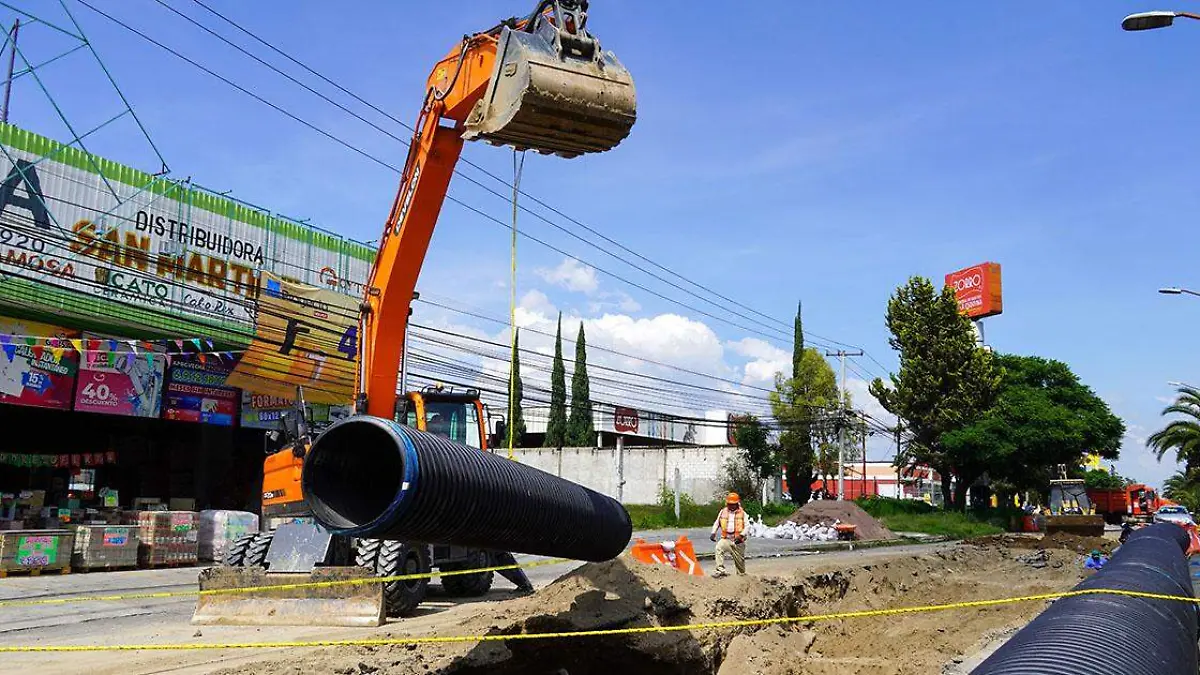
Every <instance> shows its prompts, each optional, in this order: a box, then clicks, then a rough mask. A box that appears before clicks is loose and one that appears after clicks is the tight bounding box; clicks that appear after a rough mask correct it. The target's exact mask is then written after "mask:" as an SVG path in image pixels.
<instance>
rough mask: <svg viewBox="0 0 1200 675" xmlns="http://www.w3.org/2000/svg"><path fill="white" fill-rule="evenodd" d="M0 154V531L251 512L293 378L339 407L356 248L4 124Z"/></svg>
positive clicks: (351, 348)
mask: <svg viewBox="0 0 1200 675" xmlns="http://www.w3.org/2000/svg"><path fill="white" fill-rule="evenodd" d="M0 150H2V151H3V156H0V171H2V172H3V173H2V175H3V176H4V177H5V178H4V183H3V184H2V185H0V430H2V431H0V529H20V528H22V527H41V526H49V524H50V521H58V522H66V521H70V522H79V521H81V520H97V519H99V520H103V519H104V514H105V513H106V512H111V511H115V510H116V509H133V508H138V507H140V506H142V505H145V504H154V503H158V504H163V505H167V506H171V507H173V508H175V507H177V508H178V509H180V510H198V509H205V508H229V509H244V510H251V511H257V510H258V508H257V507H258V500H259V498H260V496H261V495H260V492H261V488H260V486H261V472H262V460H263V454H264V447H265V446H264V442H265V433H264V430H265V429H273V428H276V426H277V424H278V419H279V415H280V413H281V411H283V410H285V409H287V408H288V407H290V406H291V405H292V399H293V398H294V397H295V392H296V387H297V386H298V385H299V386H302V387H303V388H304V394H305V398H306V400H307V401H309V402H311V403H312V406H311V410H312V413H313V416H314V417H315V418H316V419H317V420H322V419H323V420H330V419H336V418H337V417H339V416H342V415H345V414H348V410H349V408H348V405H349V403H350V401H351V399H352V394H353V392H352V389H353V364H354V359H355V357H356V353H355V350H356V346H357V339H356V337H357V336H356V327H357V315H356V313H357V305H358V298H359V297H361V293H362V283H363V280H364V279H365V278H366V274H367V271H368V270H369V267H370V264H371V261H372V259H373V256H374V251H373V249H372V248H371V247H369V246H367V245H364V244H360V243H357V242H353V241H350V240H347V239H344V238H342V237H338V236H336V235H333V234H330V233H328V232H324V231H322V230H319V229H317V228H314V227H311V226H307V225H303V224H300V223H296V222H293V221H290V220H287V219H285V218H281V217H279V216H275V215H272V214H270V213H269V212H267V211H265V210H263V209H260V208H257V207H254V206H252V205H249V204H244V203H241V202H237V201H235V200H232V199H229V198H227V197H223V196H221V195H217V194H215V193H213V192H210V191H207V190H205V189H203V188H199V187H197V186H195V185H191V184H189V183H187V182H178V181H171V180H167V179H166V178H163V177H161V176H152V175H149V174H145V173H142V172H139V171H136V170H134V169H131V168H129V167H125V166H121V165H119V164H116V163H114V162H112V161H109V160H106V159H103V158H100V157H96V156H94V155H89V154H87V153H85V152H82V151H81V150H79V149H78V148H74V147H68V146H64V145H61V144H58V143H56V142H54V141H52V140H50V139H47V138H44V137H41V136H38V135H36V134H33V133H30V132H27V131H24V130H22V129H19V128H17V127H14V126H11V125H5V124H0ZM89 509H90V511H89Z"/></svg>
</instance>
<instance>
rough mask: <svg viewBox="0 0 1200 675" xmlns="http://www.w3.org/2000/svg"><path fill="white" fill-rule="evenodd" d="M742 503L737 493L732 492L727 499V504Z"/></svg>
mask: <svg viewBox="0 0 1200 675" xmlns="http://www.w3.org/2000/svg"><path fill="white" fill-rule="evenodd" d="M741 501H742V499H741V497H738V495H737V493H736V492H730V493H729V496H728V497H726V498H725V503H726V504H738V503H740V502H741Z"/></svg>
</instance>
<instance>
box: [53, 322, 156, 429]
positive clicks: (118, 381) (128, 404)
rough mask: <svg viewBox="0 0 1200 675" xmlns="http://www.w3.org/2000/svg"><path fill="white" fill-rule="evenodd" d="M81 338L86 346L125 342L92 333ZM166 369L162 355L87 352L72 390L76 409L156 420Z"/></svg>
mask: <svg viewBox="0 0 1200 675" xmlns="http://www.w3.org/2000/svg"><path fill="white" fill-rule="evenodd" d="M83 339H84V343H86V344H87V345H89V346H91V345H95V344H100V345H111V344H118V345H123V344H125V342H126V340H121V341H120V342H116V341H115V340H110V339H109V338H107V337H103V336H99V335H92V334H91V333H84V334H83ZM165 369H166V359H165V358H164V357H163V355H162V353H161V352H155V351H143V352H134V351H132V350H129V351H116V350H113V349H109V350H100V349H88V350H87V351H85V353H84V358H83V363H82V364H81V367H80V369H79V383H78V384H77V385H76V387H75V409H76V410H80V411H83V412H97V413H106V414H109V415H126V416H130V417H154V418H157V417H158V416H159V412H160V410H161V406H162V388H163V374H164V373H163V371H164V370H165Z"/></svg>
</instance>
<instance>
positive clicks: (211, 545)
mask: <svg viewBox="0 0 1200 675" xmlns="http://www.w3.org/2000/svg"><path fill="white" fill-rule="evenodd" d="M198 529H199V531H200V552H199V557H200V560H201V561H202V562H212V561H214V560H222V559H223V558H224V557H225V549H227V548H229V545H230V544H232V543H233V541H234V540H235V539H237V538H238V537H241V536H242V535H244V534H250V533H252V532H258V516H257V515H255V514H253V513H250V512H249V511H222V510H206V511H201V512H200V518H199V526H198Z"/></svg>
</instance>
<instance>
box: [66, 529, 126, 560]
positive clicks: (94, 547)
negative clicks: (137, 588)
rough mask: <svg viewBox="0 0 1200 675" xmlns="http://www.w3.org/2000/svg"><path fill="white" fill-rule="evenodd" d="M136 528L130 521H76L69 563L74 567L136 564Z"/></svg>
mask: <svg viewBox="0 0 1200 675" xmlns="http://www.w3.org/2000/svg"><path fill="white" fill-rule="evenodd" d="M137 564H138V534H137V528H136V527H133V526H130V525H79V526H77V527H76V528H75V552H74V554H73V555H72V556H71V566H72V567H74V568H75V569H78V570H94V569H115V568H122V567H137Z"/></svg>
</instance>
